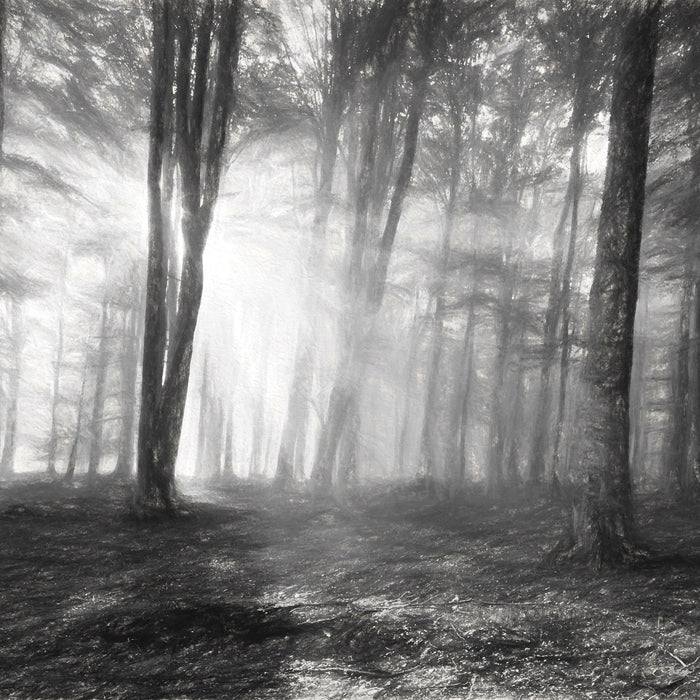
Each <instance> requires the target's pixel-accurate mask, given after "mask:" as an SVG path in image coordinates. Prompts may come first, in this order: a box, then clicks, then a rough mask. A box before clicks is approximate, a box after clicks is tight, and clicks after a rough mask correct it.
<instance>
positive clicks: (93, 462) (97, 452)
mask: <svg viewBox="0 0 700 700" xmlns="http://www.w3.org/2000/svg"><path fill="white" fill-rule="evenodd" d="M108 316H109V304H108V303H107V298H106V297H105V298H104V300H103V301H102V320H101V322H100V346H99V351H98V355H97V369H96V373H95V395H94V398H93V401H92V420H91V422H90V453H89V457H88V471H87V475H88V481H92V480H93V479H94V478H95V477H96V476H97V471H98V468H99V465H100V459H101V458H102V428H103V422H104V408H105V390H106V382H107V364H108V361H109V343H108V342H107V328H108Z"/></svg>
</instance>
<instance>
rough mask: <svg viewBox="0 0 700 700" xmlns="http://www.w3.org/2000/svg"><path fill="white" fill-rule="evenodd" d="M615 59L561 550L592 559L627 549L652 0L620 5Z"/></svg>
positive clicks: (654, 31) (622, 557)
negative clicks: (569, 508)
mask: <svg viewBox="0 0 700 700" xmlns="http://www.w3.org/2000/svg"><path fill="white" fill-rule="evenodd" d="M625 8H626V15H627V18H626V24H625V27H624V29H623V32H622V35H621V43H620V47H619V52H618V56H617V59H616V66H615V78H614V85H613V97H612V107H611V115H610V137H609V144H608V162H607V171H606V177H605V187H604V191H603V202H602V207H601V214H600V221H599V224H598V245H597V250H596V262H595V272H594V278H593V284H592V286H591V292H590V297H589V305H590V329H589V352H588V356H587V359H586V364H585V368H584V375H583V380H584V390H583V391H584V401H585V402H586V404H585V410H584V412H583V414H582V415H581V416H580V430H581V433H580V440H581V441H582V445H581V448H582V449H581V456H582V466H583V469H584V471H585V485H584V488H583V494H582V497H581V498H580V499H579V501H578V502H577V504H576V505H575V506H574V509H573V513H572V529H571V536H572V539H571V540H570V542H569V548H570V549H573V550H574V551H576V550H578V551H579V552H580V553H581V554H582V555H583V556H585V557H586V558H587V559H588V560H589V561H590V562H591V563H592V565H594V566H596V567H598V568H599V567H600V566H602V565H603V564H621V563H626V562H629V561H630V560H631V559H633V558H634V556H635V553H636V552H635V547H634V542H633V507H632V488H631V479H630V465H629V389H630V375H631V368H632V350H633V333H634V316H635V308H636V304H637V293H638V292H637V283H638V271H639V252H640V247H641V232H642V216H643V212H644V188H645V182H646V171H647V159H648V142H649V122H650V114H651V104H652V93H653V84H654V63H655V59H656V50H657V45H658V21H659V14H660V8H661V2H660V0H645V1H644V2H631V1H630V2H627V3H625Z"/></svg>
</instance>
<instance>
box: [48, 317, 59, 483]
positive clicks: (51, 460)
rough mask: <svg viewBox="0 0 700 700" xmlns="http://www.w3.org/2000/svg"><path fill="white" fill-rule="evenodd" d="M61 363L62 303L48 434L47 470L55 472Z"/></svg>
mask: <svg viewBox="0 0 700 700" xmlns="http://www.w3.org/2000/svg"><path fill="white" fill-rule="evenodd" d="M62 363H63V305H62V304H61V310H60V312H59V317H58V342H57V343H56V357H55V359H54V367H53V382H52V386H51V388H52V392H51V435H50V436H49V455H48V465H47V472H48V473H49V474H51V475H52V476H53V475H54V474H56V453H57V451H58V407H59V406H60V403H61V365H62Z"/></svg>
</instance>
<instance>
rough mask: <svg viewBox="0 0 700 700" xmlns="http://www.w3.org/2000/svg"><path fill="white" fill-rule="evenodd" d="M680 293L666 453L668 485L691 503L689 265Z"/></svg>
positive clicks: (693, 491)
mask: <svg viewBox="0 0 700 700" xmlns="http://www.w3.org/2000/svg"><path fill="white" fill-rule="evenodd" d="M685 267H686V271H685V272H686V274H685V275H684V278H683V284H682V292H681V309H680V319H679V320H680V323H679V326H680V328H679V340H678V352H677V354H676V357H675V367H674V371H673V407H672V411H671V424H670V439H669V450H668V453H667V454H666V459H667V465H666V467H667V469H666V471H667V476H668V478H669V482H671V481H675V486H676V489H677V494H678V497H679V500H682V501H687V502H692V501H693V500H694V499H695V497H696V496H697V487H698V484H697V480H696V478H695V471H694V469H693V460H692V458H691V457H690V453H689V452H690V439H691V416H690V392H689V386H690V366H689V354H690V353H689V350H690V310H691V303H692V287H693V281H692V279H691V278H690V271H691V266H690V265H689V264H687V263H686V266H685Z"/></svg>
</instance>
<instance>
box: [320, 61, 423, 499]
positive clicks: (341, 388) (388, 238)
mask: <svg viewBox="0 0 700 700" xmlns="http://www.w3.org/2000/svg"><path fill="white" fill-rule="evenodd" d="M427 82H428V71H427V69H425V70H423V71H421V72H420V73H419V75H418V76H417V77H416V80H415V83H414V86H413V95H412V98H411V103H410V106H409V111H408V117H407V121H406V133H405V137H404V147H403V154H402V158H401V163H400V165H399V170H398V173H397V176H396V182H395V184H394V189H393V192H392V197H391V203H390V205H389V213H388V215H387V220H386V223H385V225H384V231H383V233H382V237H381V239H380V242H379V249H378V254H377V258H376V261H375V263H374V265H373V266H372V270H371V272H372V274H371V275H368V281H367V285H368V286H367V287H366V288H365V289H364V291H365V293H366V295H367V296H366V298H367V303H366V305H362V308H359V304H356V309H355V310H354V317H355V318H354V320H353V323H352V326H351V339H350V342H349V347H350V350H349V351H348V352H347V354H346V359H345V360H344V361H342V362H341V371H340V373H339V378H338V379H337V380H336V384H335V386H334V387H333V390H332V391H331V398H330V403H329V409H328V419H327V421H326V423H325V424H324V426H323V428H322V430H321V436H320V439H319V450H318V453H317V455H316V459H315V461H314V469H313V472H312V481H313V482H314V484H315V488H316V489H317V490H318V491H320V492H326V493H328V492H329V490H330V486H331V482H332V470H333V463H334V460H335V456H336V454H337V451H338V445H339V442H340V438H341V436H342V434H343V430H344V428H345V420H346V417H347V415H348V408H349V406H350V405H351V403H352V402H353V401H354V400H355V395H356V392H357V382H356V381H355V382H353V381H352V379H353V378H354V379H357V378H359V367H358V366H357V365H358V364H359V362H360V360H359V355H360V348H361V347H362V346H363V344H364V340H365V338H366V337H368V335H369V333H370V332H371V327H372V323H373V320H374V318H375V317H376V314H377V312H378V310H379V308H380V306H381V302H382V298H383V296H384V290H385V286H386V276H387V271H388V267H389V261H390V259H391V251H392V248H393V244H394V238H395V236H396V231H397V229H398V224H399V220H400V218H401V212H402V209H403V203H404V199H405V197H406V194H407V192H408V186H409V184H410V181H411V174H412V172H413V163H414V160H415V154H416V147H417V143H418V126H419V124H420V119H421V115H422V111H423V103H424V99H425V92H426V89H427ZM361 177H362V176H361ZM358 196H359V197H362V193H360V195H358ZM359 219H360V221H359V224H358V223H356V232H355V234H356V235H355V240H354V241H353V243H354V244H355V245H359V243H360V241H361V240H363V238H362V236H363V221H364V218H363V216H360V217H359ZM357 257H358V256H357V255H355V256H353V258H354V260H357ZM359 267H361V266H358V265H355V264H354V265H353V269H356V270H357V269H358V268H359ZM359 292H360V290H358V293H359ZM356 298H357V295H356ZM348 380H350V381H348Z"/></svg>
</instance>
